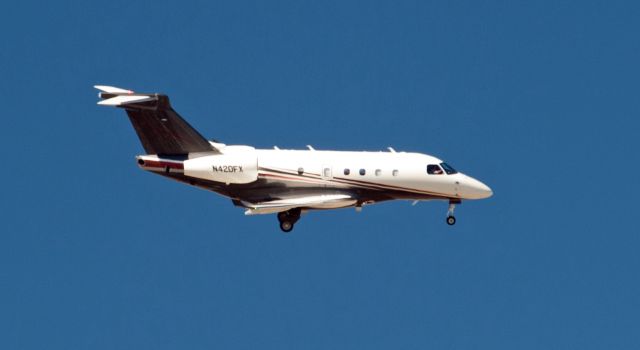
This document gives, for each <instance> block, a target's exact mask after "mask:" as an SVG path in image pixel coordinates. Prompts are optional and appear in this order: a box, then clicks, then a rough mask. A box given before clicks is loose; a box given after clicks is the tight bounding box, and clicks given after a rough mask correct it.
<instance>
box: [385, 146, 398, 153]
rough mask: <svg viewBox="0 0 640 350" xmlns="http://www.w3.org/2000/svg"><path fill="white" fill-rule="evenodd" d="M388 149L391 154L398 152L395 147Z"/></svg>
mask: <svg viewBox="0 0 640 350" xmlns="http://www.w3.org/2000/svg"><path fill="white" fill-rule="evenodd" d="M387 149H388V150H389V152H391V153H396V150H395V149H393V147H387Z"/></svg>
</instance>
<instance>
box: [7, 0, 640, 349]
mask: <svg viewBox="0 0 640 350" xmlns="http://www.w3.org/2000/svg"><path fill="white" fill-rule="evenodd" d="M639 15H640V6H639V5H638V4H637V3H636V2H632V1H626V2H625V1H549V2H544V1H536V2H520V1H491V2H483V3H481V4H480V3H478V2H475V1H471V2H459V1H452V2H441V1H438V2H436V1H402V2H374V1H366V2H356V1H322V2H314V3H311V2H299V1H287V2H283V1H230V2H225V3H215V4H212V3H211V2H208V1H202V2H192V3H188V4H184V3H180V4H178V3H177V2H166V1H147V2H136V3H131V2H125V1H106V2H92V3H88V2H82V1H62V2H57V3H51V4H48V3H39V2H30V1H21V2H12V3H11V4H6V5H5V6H4V8H3V11H2V12H1V13H0V38H1V40H0V94H1V96H2V102H3V103H2V104H3V110H2V120H3V121H4V126H3V127H2V128H0V136H1V137H0V142H2V149H3V150H4V152H5V155H6V157H5V164H4V166H5V171H4V172H3V173H2V180H3V184H4V185H3V191H2V196H0V198H1V199H0V212H1V213H2V214H1V217H2V220H0V231H1V232H2V233H1V234H0V348H3V349H42V348H47V349H89V348H90V349H178V348H179V349H183V348H189V349H211V348H227V349H255V348H268V349H299V348H308V349H340V348H349V349H351V348H368V349H388V348H401V349H424V348H437V349H459V348H464V349H469V348H488V349H514V348H516V349H540V348H545V349H567V348H577V349H578V348H579V349H603V348H615V349H633V348H638V347H640V332H638V327H639V326H640V316H639V314H640V313H639V311H640V300H639V298H638V295H640V284H639V282H638V271H639V268H640V258H639V256H640V255H639V254H638V249H639V248H640V238H639V237H638V229H637V225H636V222H635V218H636V217H637V214H636V210H635V209H636V202H635V199H636V198H637V197H638V194H639V188H638V187H639V186H638V178H637V174H638V170H639V166H638V162H637V155H636V153H637V150H638V146H639V142H638V136H637V134H638V130H640V128H639V123H638V113H639V111H640V108H639V107H640V103H639V101H640V99H638V82H639V81H640V74H639V73H640V70H639V69H638V64H639V62H640V41H639V40H638V33H639V32H640V22H639V21H638V18H639ZM94 84H108V85H115V86H121V87H125V88H131V89H134V90H137V91H145V92H164V93H167V94H169V95H170V96H171V99H172V102H173V105H174V107H175V108H176V110H178V111H179V113H180V114H181V115H182V116H183V117H185V118H186V119H187V120H189V121H190V122H191V124H192V125H194V126H195V127H196V128H198V129H199V130H200V131H201V132H202V133H203V134H204V135H206V136H208V137H211V138H215V139H218V140H220V141H223V142H225V143H228V144H250V145H254V146H256V147H272V146H273V145H278V146H280V147H281V148H303V147H304V146H305V145H306V144H312V145H314V146H315V148H316V149H347V150H382V149H385V148H386V147H387V146H393V147H395V148H396V149H397V150H407V151H419V152H424V153H428V154H433V155H435V156H438V157H440V158H443V159H446V160H447V161H448V162H449V163H450V164H452V165H454V166H455V167H457V168H458V169H459V170H461V171H463V172H465V173H468V174H470V175H472V176H474V177H477V178H479V179H480V180H482V181H483V182H485V183H487V184H488V185H490V186H491V187H492V189H493V190H494V192H495V195H494V197H492V198H491V199H489V200H485V201H478V202H467V203H464V204H463V205H462V206H460V207H459V208H458V210H457V211H456V214H457V218H458V223H457V224H456V226H454V227H448V226H447V225H446V224H445V222H444V218H445V213H446V204H445V203H440V202H432V203H421V204H418V205H416V206H411V205H410V204H409V203H406V202H397V203H384V204H381V205H378V206H371V207H367V208H365V209H364V210H363V212H362V213H355V212H354V211H353V210H341V211H330V212H319V213H312V214H309V215H307V216H305V217H303V219H302V220H301V221H300V222H299V223H298V225H297V226H296V229H295V231H294V233H293V234H291V235H283V234H282V233H280V231H279V229H278V227H277V220H276V219H275V217H272V216H259V217H244V216H243V214H242V210H241V209H239V208H235V207H233V206H232V205H231V203H230V201H229V200H227V199H225V198H222V197H219V196H216V195H214V194H211V193H208V192H205V191H200V190H197V189H194V188H190V187H187V186H183V185H181V184H178V183H175V182H172V181H169V180H166V179H163V178H161V177H158V176H154V175H152V174H148V173H145V172H142V171H140V170H138V169H137V167H136V165H135V162H134V156H135V155H136V154H139V153H141V152H142V148H141V146H140V144H139V142H138V140H137V138H136V137H135V134H134V131H133V129H132V128H131V126H130V125H129V122H128V120H127V119H126V117H125V115H124V113H123V112H122V111H119V110H115V109H109V108H104V107H98V106H96V105H95V103H96V101H97V97H96V91H95V90H94V89H92V87H91V86H92V85H94Z"/></svg>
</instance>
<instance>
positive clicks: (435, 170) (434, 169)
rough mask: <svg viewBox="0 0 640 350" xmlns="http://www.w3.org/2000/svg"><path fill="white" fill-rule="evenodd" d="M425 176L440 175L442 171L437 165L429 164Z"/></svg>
mask: <svg viewBox="0 0 640 350" xmlns="http://www.w3.org/2000/svg"><path fill="white" fill-rule="evenodd" d="M427 174H429V175H442V174H444V173H443V172H442V169H440V167H439V166H438V165H437V164H429V165H427Z"/></svg>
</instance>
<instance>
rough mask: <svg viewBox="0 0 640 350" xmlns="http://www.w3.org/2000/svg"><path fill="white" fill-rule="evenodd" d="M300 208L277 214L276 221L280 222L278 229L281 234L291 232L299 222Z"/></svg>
mask: <svg viewBox="0 0 640 350" xmlns="http://www.w3.org/2000/svg"><path fill="white" fill-rule="evenodd" d="M301 213H302V210H301V209H300V208H294V209H289V210H287V211H283V212H279V213H278V221H280V229H281V230H282V232H291V230H293V226H294V225H295V223H296V222H298V220H300V214H301Z"/></svg>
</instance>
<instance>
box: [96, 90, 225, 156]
mask: <svg viewBox="0 0 640 350" xmlns="http://www.w3.org/2000/svg"><path fill="white" fill-rule="evenodd" d="M94 87H95V88H96V89H98V90H100V93H99V94H98V97H100V98H101V99H102V100H101V101H99V102H98V104H99V105H102V106H113V107H119V108H124V109H125V110H126V112H127V115H128V116H129V120H130V121H131V124H132V125H133V128H134V129H135V130H136V133H137V134H138V138H140V142H141V143H142V146H143V147H144V150H145V151H146V152H147V153H148V154H166V155H177V154H187V153H192V152H214V153H218V152H219V150H218V149H216V148H215V147H214V146H213V145H212V144H211V142H209V141H208V140H207V139H205V138H204V137H203V136H202V135H200V133H199V132H198V131H197V130H196V129H194V128H193V127H192V126H191V125H189V123H187V121H186V120H184V119H182V117H181V116H180V115H179V114H178V113H177V112H176V111H175V110H173V108H172V107H171V104H170V102H169V97H168V96H167V95H163V94H155V93H154V94H140V93H135V92H133V91H131V90H126V89H121V88H117V87H113V86H106V85H95V86H94Z"/></svg>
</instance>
